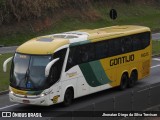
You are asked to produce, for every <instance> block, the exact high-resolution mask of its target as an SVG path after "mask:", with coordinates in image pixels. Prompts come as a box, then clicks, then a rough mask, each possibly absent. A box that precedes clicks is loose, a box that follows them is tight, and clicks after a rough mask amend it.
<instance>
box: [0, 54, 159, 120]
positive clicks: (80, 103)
mask: <svg viewBox="0 0 160 120" xmlns="http://www.w3.org/2000/svg"><path fill="white" fill-rule="evenodd" d="M159 82H160V57H157V58H153V60H152V67H151V75H150V76H149V77H147V78H145V79H144V80H141V81H138V83H137V84H136V86H135V87H134V88H130V89H128V90H125V91H119V90H118V89H116V88H113V89H109V90H105V91H102V92H98V93H95V94H91V95H88V96H85V97H81V98H78V99H76V100H75V101H74V103H73V104H72V105H71V106H69V107H63V106H62V104H57V105H53V106H49V107H41V106H29V105H24V104H17V103H11V102H10V101H9V99H8V94H5V95H1V96H0V111H31V110H32V111H35V112H36V111H46V110H47V111H49V112H48V115H50V114H51V113H50V112H53V113H54V112H55V111H72V110H77V109H80V108H82V107H85V106H87V105H89V104H92V103H96V102H100V101H104V100H105V99H107V98H112V97H114V96H117V95H121V94H124V92H130V91H131V90H133V89H137V88H141V87H144V86H146V85H150V84H155V83H159ZM47 111H46V112H47ZM43 119H47V120H49V119H48V118H43ZM16 120H17V119H16Z"/></svg>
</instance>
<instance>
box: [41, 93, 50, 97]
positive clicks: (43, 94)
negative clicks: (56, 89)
mask: <svg viewBox="0 0 160 120" xmlns="http://www.w3.org/2000/svg"><path fill="white" fill-rule="evenodd" d="M48 94H49V92H46V93H42V94H41V95H40V97H44V96H46V95H48Z"/></svg>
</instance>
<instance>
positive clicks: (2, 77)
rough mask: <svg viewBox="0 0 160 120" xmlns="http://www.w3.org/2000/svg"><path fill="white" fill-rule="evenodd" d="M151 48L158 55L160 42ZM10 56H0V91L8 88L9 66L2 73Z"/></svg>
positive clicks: (154, 43) (10, 54)
mask: <svg viewBox="0 0 160 120" xmlns="http://www.w3.org/2000/svg"><path fill="white" fill-rule="evenodd" d="M152 48H153V50H152V53H153V55H155V54H160V41H158V40H157V41H156V40H154V41H153V42H152ZM11 56H13V54H12V53H9V54H3V55H0V91H3V90H7V89H8V86H9V73H10V64H9V65H8V70H7V73H4V72H3V62H4V61H5V60H6V59H7V58H9V57H11Z"/></svg>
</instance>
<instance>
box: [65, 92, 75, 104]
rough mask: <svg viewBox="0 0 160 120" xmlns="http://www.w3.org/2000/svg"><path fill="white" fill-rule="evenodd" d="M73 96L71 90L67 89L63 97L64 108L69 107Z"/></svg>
mask: <svg viewBox="0 0 160 120" xmlns="http://www.w3.org/2000/svg"><path fill="white" fill-rule="evenodd" d="M73 98H74V95H73V90H72V89H67V90H66V92H65V95H64V101H63V104H64V106H69V105H70V104H71V103H72V101H73Z"/></svg>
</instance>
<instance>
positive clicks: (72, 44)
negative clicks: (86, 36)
mask: <svg viewBox="0 0 160 120" xmlns="http://www.w3.org/2000/svg"><path fill="white" fill-rule="evenodd" d="M87 43H91V41H90V40H86V41H81V42H75V43H71V44H70V47H73V46H79V45H83V44H87Z"/></svg>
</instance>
